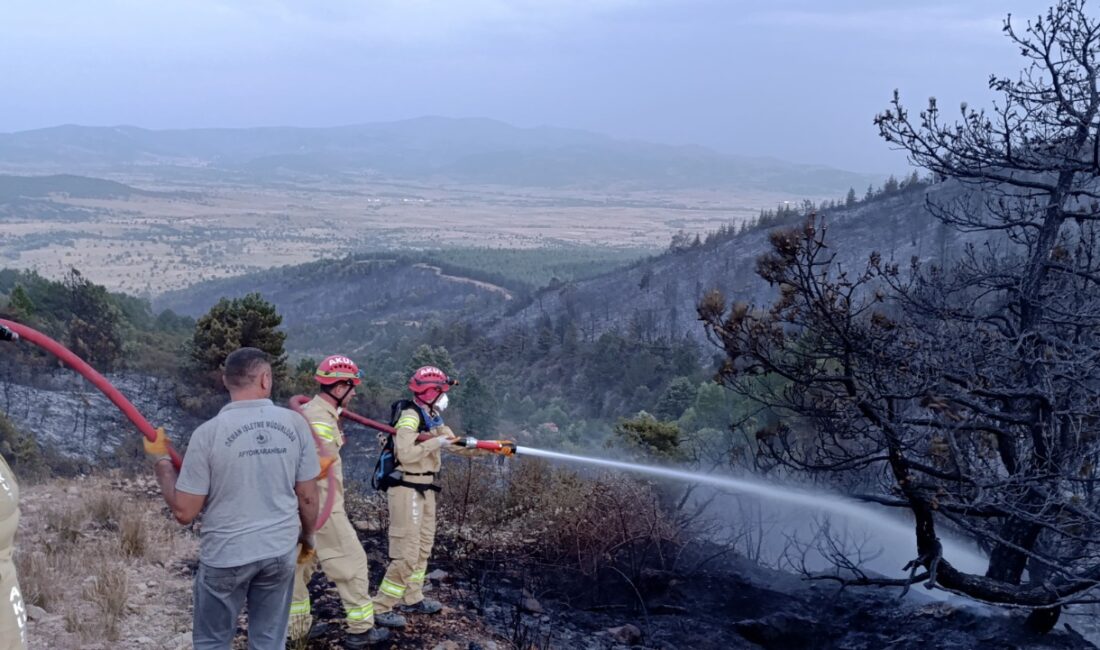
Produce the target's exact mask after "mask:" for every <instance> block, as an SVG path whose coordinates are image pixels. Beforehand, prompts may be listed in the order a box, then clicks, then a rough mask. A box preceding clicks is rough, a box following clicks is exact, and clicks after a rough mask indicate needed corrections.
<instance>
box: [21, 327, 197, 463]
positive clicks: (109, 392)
mask: <svg viewBox="0 0 1100 650" xmlns="http://www.w3.org/2000/svg"><path fill="white" fill-rule="evenodd" d="M0 325H3V326H4V327H7V328H8V329H10V330H11V331H13V332H15V333H16V334H18V335H19V338H20V339H22V340H25V341H28V342H30V343H33V344H34V345H37V346H38V347H40V348H42V349H43V350H45V351H47V352H49V353H50V354H52V355H54V356H55V357H57V358H58V359H60V360H61V361H62V362H63V363H64V364H65V365H67V366H69V367H70V368H72V369H73V370H75V371H77V372H78V373H80V375H81V376H82V377H84V378H85V379H87V380H88V381H90V382H91V383H92V385H93V386H95V387H96V388H98V389H99V391H100V392H101V393H103V394H104V395H106V396H107V399H109V400H111V402H113V403H114V405H115V406H117V407H118V409H119V410H120V411H122V413H123V415H125V416H126V417H127V419H129V420H130V422H133V423H134V426H135V427H137V428H138V431H140V432H141V435H143V436H145V437H146V439H148V440H149V442H152V441H154V440H156V438H157V430H156V429H155V428H154V427H153V425H152V424H150V423H149V420H146V419H145V416H143V415H142V414H141V413H140V412H139V411H138V410H137V408H135V407H134V405H133V404H131V403H130V400H128V399H126V397H125V396H124V395H123V394H122V393H120V392H119V391H118V389H117V388H115V387H114V386H112V385H111V382H109V381H107V378H106V377H104V376H103V375H101V374H99V373H98V372H97V371H96V369H95V368H93V367H91V366H89V365H88V364H87V363H85V362H84V360H83V359H81V358H80V357H78V356H76V355H75V354H73V353H72V352H71V351H70V350H69V349H68V348H66V347H65V346H63V345H61V344H60V343H58V342H57V341H55V340H53V339H51V338H50V337H48V336H46V335H45V334H43V333H42V332H39V331H38V330H34V329H31V328H30V327H27V326H26V325H22V324H20V323H16V322H13V321H9V320H4V319H2V318H0ZM168 453H169V454H170V455H171V456H172V464H173V465H175V466H176V469H177V470H179V468H180V465H181V464H182V463H183V459H182V458H180V455H179V454H178V453H176V450H175V449H172V448H171V447H169V448H168Z"/></svg>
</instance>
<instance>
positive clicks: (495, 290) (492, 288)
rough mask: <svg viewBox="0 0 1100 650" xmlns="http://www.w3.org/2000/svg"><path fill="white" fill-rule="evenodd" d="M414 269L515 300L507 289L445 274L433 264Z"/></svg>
mask: <svg viewBox="0 0 1100 650" xmlns="http://www.w3.org/2000/svg"><path fill="white" fill-rule="evenodd" d="M413 267H414V268H419V269H428V270H429V271H432V272H433V273H435V274H436V276H437V277H439V278H441V279H444V280H451V281H454V282H462V283H465V284H472V285H474V286H475V287H478V288H481V289H485V290H486V291H492V292H493V293H499V294H500V295H502V296H504V299H505V300H511V299H512V298H513V296H512V292H511V291H508V290H507V289H505V288H504V287H502V286H500V285H496V284H492V283H490V282H483V281H481V280H475V279H473V278H467V277H463V276H461V275H447V274H446V273H444V272H443V269H441V268H439V267H438V266H432V265H431V264H425V263H424V262H419V263H417V264H414V265H413Z"/></svg>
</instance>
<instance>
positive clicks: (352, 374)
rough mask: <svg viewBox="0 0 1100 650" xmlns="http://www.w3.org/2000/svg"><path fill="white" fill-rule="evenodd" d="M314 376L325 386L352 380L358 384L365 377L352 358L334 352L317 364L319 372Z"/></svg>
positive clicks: (355, 384) (352, 382)
mask: <svg viewBox="0 0 1100 650" xmlns="http://www.w3.org/2000/svg"><path fill="white" fill-rule="evenodd" d="M313 378H314V379H316V380H317V383H319V384H321V385H323V386H332V385H334V384H339V383H343V382H351V384H352V385H353V386H358V385H359V381H360V380H361V379H362V378H363V371H361V370H359V366H357V365H355V362H354V361H352V360H351V359H349V358H347V357H345V356H343V355H339V354H334V355H332V356H329V357H325V359H324V361H322V362H321V363H320V365H318V366H317V372H316V373H314V375H313Z"/></svg>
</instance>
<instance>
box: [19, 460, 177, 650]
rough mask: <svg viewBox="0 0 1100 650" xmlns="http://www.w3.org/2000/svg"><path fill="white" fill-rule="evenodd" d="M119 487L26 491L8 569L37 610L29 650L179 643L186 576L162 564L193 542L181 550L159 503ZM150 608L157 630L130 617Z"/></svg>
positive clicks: (99, 484) (171, 649)
mask: <svg viewBox="0 0 1100 650" xmlns="http://www.w3.org/2000/svg"><path fill="white" fill-rule="evenodd" d="M126 484H129V482H126ZM120 488H124V486H122V485H121V482H119V481H112V482H110V483H109V484H108V482H107V481H106V480H103V479H89V480H78V481H69V482H62V481H55V482H53V483H52V484H46V485H42V486H36V487H35V488H33V489H31V490H28V491H27V493H25V496H24V502H23V504H21V506H22V510H23V516H22V517H21V522H20V523H21V526H20V536H19V538H18V544H17V550H16V555H15V560H16V569H17V571H18V576H19V582H20V587H21V588H22V590H23V592H24V594H25V597H26V600H27V602H28V603H30V604H32V605H35V606H37V607H40V608H42V609H43V610H45V612H46V619H45V620H41V621H38V622H32V627H31V632H32V635H31V642H32V643H31V648H51V649H52V648H100V649H102V650H106V649H107V648H111V649H114V648H135V647H149V643H148V641H149V639H150V638H152V637H154V636H157V637H160V642H162V643H164V644H167V645H165V646H164V648H165V650H176V648H179V647H181V645H182V644H181V643H180V642H178V640H177V637H178V636H179V635H180V634H181V633H184V632H186V630H187V629H188V627H187V626H186V624H185V623H184V621H185V620H189V618H190V616H189V614H188V612H187V609H188V604H189V602H190V600H189V591H190V590H189V588H188V586H189V580H188V578H187V577H186V575H183V576H180V575H179V574H178V568H175V567H170V565H172V563H173V560H179V559H186V558H179V557H177V554H178V553H181V552H182V553H186V554H193V553H194V546H193V545H192V546H189V547H186V548H181V546H180V542H181V540H182V539H184V538H185V537H186V536H185V535H184V534H181V530H180V528H179V527H178V526H176V525H175V524H174V522H171V521H169V520H168V519H167V516H166V515H165V514H164V513H163V512H162V508H161V504H160V503H159V502H157V501H154V500H152V499H151V498H150V497H146V496H145V495H142V494H140V493H139V494H138V495H135V494H134V493H133V490H131V491H130V492H129V493H128V492H127V491H125V489H120ZM43 524H44V525H43ZM170 568H171V571H169V569H170ZM173 574H175V575H173ZM150 608H151V609H152V610H153V611H155V612H156V614H157V616H161V617H163V618H162V620H161V623H160V624H158V626H157V629H156V630H153V629H150V628H149V627H148V626H146V625H138V624H135V623H134V622H133V621H132V620H131V619H134V617H135V616H137V617H141V618H148V616H149V614H145V615H144V616H143V615H142V614H140V613H139V612H141V611H143V610H144V609H150ZM166 612H167V614H166ZM142 639H144V640H142Z"/></svg>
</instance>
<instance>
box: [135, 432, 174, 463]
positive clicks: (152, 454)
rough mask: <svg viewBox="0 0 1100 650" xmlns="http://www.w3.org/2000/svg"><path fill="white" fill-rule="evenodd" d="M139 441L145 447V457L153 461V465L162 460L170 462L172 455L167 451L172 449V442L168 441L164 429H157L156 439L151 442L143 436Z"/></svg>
mask: <svg viewBox="0 0 1100 650" xmlns="http://www.w3.org/2000/svg"><path fill="white" fill-rule="evenodd" d="M141 441H142V444H143V445H144V446H145V455H146V456H148V457H149V458H150V460H152V461H153V464H156V463H159V462H160V461H162V460H172V455H171V454H170V453H169V451H168V450H169V449H171V448H172V441H171V440H169V439H168V434H166V433H165V432H164V427H157V437H156V438H154V439H153V441H152V442H150V441H149V439H148V438H146V437H144V436H142V438H141Z"/></svg>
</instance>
